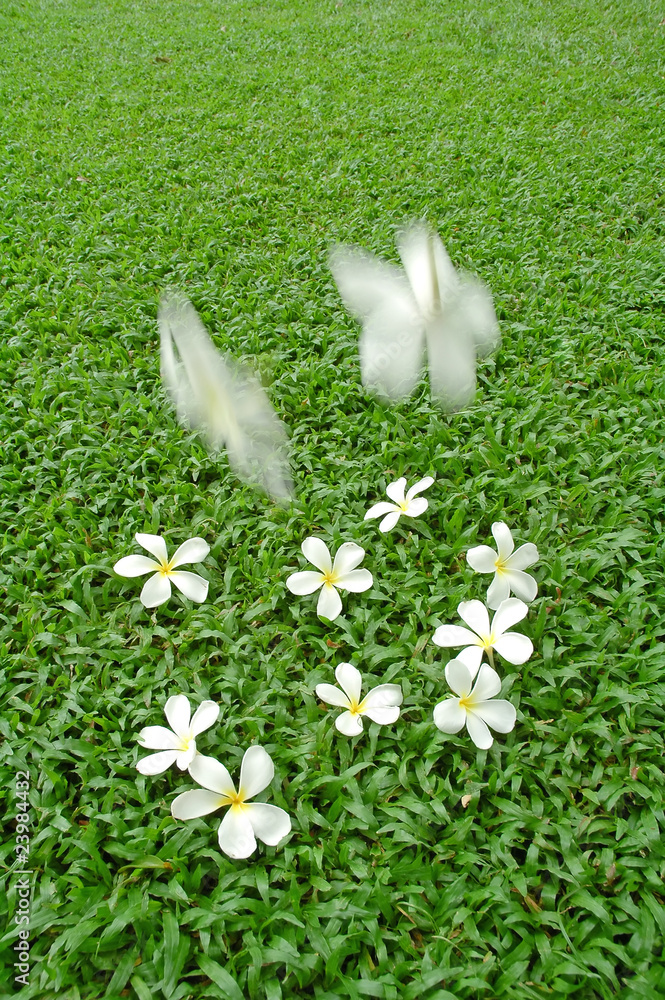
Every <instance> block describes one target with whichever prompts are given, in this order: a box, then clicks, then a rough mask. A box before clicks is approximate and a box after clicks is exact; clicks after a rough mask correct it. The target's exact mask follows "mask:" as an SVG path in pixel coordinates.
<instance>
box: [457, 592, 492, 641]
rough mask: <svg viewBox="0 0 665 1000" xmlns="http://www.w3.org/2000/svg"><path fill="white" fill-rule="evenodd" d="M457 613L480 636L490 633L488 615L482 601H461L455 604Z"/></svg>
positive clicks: (483, 636) (484, 636)
mask: <svg viewBox="0 0 665 1000" xmlns="http://www.w3.org/2000/svg"><path fill="white" fill-rule="evenodd" d="M457 614H458V615H459V616H460V618H461V619H462V621H463V622H464V623H465V624H466V625H468V626H469V628H471V629H473V631H474V632H475V633H476V634H477V635H479V636H481V638H483V639H484V638H486V637H487V636H488V635H489V634H490V617H489V615H488V613H487V608H486V607H485V605H484V604H483V602H482V601H462V603H461V604H459V605H458V606H457Z"/></svg>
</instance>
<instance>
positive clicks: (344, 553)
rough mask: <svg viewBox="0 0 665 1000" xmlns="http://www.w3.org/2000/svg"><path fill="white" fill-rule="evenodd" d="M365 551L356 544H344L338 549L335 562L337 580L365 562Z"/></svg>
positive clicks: (334, 568) (333, 569)
mask: <svg viewBox="0 0 665 1000" xmlns="http://www.w3.org/2000/svg"><path fill="white" fill-rule="evenodd" d="M364 555H365V550H364V549H363V548H361V546H360V545H356V543H355V542H344V544H343V545H340V547H339V548H338V549H337V552H336V554H335V562H334V563H333V568H332V571H333V575H334V576H335V578H336V579H337V580H339V579H340V578H341V577H342V576H344V575H345V574H347V573H350V572H351V570H354V569H355V568H356V566H358V565H359V564H360V563H361V562H362V561H363V556H364Z"/></svg>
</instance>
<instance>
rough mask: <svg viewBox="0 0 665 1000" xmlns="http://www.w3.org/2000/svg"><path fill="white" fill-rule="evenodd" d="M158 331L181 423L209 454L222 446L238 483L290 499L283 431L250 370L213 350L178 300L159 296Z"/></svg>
mask: <svg viewBox="0 0 665 1000" xmlns="http://www.w3.org/2000/svg"><path fill="white" fill-rule="evenodd" d="M159 333H160V354H161V367H162V378H163V381H164V384H165V386H166V388H167V390H168V392H169V394H170V396H171V398H172V400H173V402H174V403H175V407H176V411H177V414H178V418H179V420H180V421H181V423H184V424H186V425H188V426H190V427H195V428H199V429H200V430H201V431H202V433H203V434H204V436H205V438H206V441H207V444H208V447H209V448H210V450H211V451H212V452H216V451H220V450H221V449H222V448H225V449H226V452H227V454H228V458H229V464H230V465H231V468H232V469H233V470H234V472H235V473H236V474H237V475H238V476H239V477H240V478H241V479H244V480H246V481H248V482H251V483H255V484H257V485H259V486H261V487H262V488H263V489H264V490H266V492H267V493H269V494H270V495H271V496H272V497H274V498H275V499H288V498H290V497H291V496H292V495H293V494H292V485H291V478H290V474H289V466H288V460H287V458H286V454H285V448H286V442H287V435H286V429H285V427H284V425H283V423H282V422H281V421H280V420H279V418H278V417H277V415H276V413H275V411H274V410H273V408H272V406H271V404H270V401H269V399H268V397H267V396H266V393H265V391H264V390H263V388H262V387H261V385H260V384H259V382H258V381H257V380H256V378H255V377H254V375H253V374H252V372H251V371H249V369H247V368H246V367H245V366H243V365H241V364H239V362H237V361H236V360H235V359H234V358H232V357H231V355H229V354H222V353H221V352H220V351H218V350H217V349H216V347H215V346H214V344H213V343H212V341H211V339H210V337H209V336H208V333H207V331H206V329H205V327H204V326H203V324H202V322H201V320H200V319H199V316H198V314H197V312H196V310H195V309H194V307H193V306H192V304H191V302H189V300H188V299H186V298H185V297H184V296H174V295H165V296H164V297H163V298H162V300H161V302H160V307H159ZM174 348H175V349H174ZM176 350H177V353H178V355H179V358H178V357H177V356H176Z"/></svg>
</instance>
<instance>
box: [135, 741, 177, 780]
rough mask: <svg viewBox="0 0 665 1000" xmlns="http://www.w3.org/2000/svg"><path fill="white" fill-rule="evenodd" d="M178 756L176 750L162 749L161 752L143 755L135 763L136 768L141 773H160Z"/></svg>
mask: <svg viewBox="0 0 665 1000" xmlns="http://www.w3.org/2000/svg"><path fill="white" fill-rule="evenodd" d="M172 735H173V734H172ZM177 756H178V751H177V750H163V751H162V752H161V753H151V754H150V756H149V757H143V758H142V759H141V760H139V761H138V762H137V764H136V770H137V771H140V772H141V774H162V772H163V771H166V770H167V769H168V768H169V767H170V766H171V764H173V763H174V762H175V759H176V757H177Z"/></svg>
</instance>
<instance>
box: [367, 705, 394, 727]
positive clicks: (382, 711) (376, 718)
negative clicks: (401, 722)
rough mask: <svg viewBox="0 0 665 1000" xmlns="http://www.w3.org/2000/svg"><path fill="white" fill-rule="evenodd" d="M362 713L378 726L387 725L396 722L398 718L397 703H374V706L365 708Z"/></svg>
mask: <svg viewBox="0 0 665 1000" xmlns="http://www.w3.org/2000/svg"><path fill="white" fill-rule="evenodd" d="M363 715H366V716H367V718H368V719H371V720H372V722H376V723H377V724H378V725H379V726H387V725H389V724H390V723H391V722H397V720H398V719H399V708H398V707H397V705H393V706H390V705H375V706H374V708H371V707H370V708H367V709H365V710H364V711H363Z"/></svg>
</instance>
